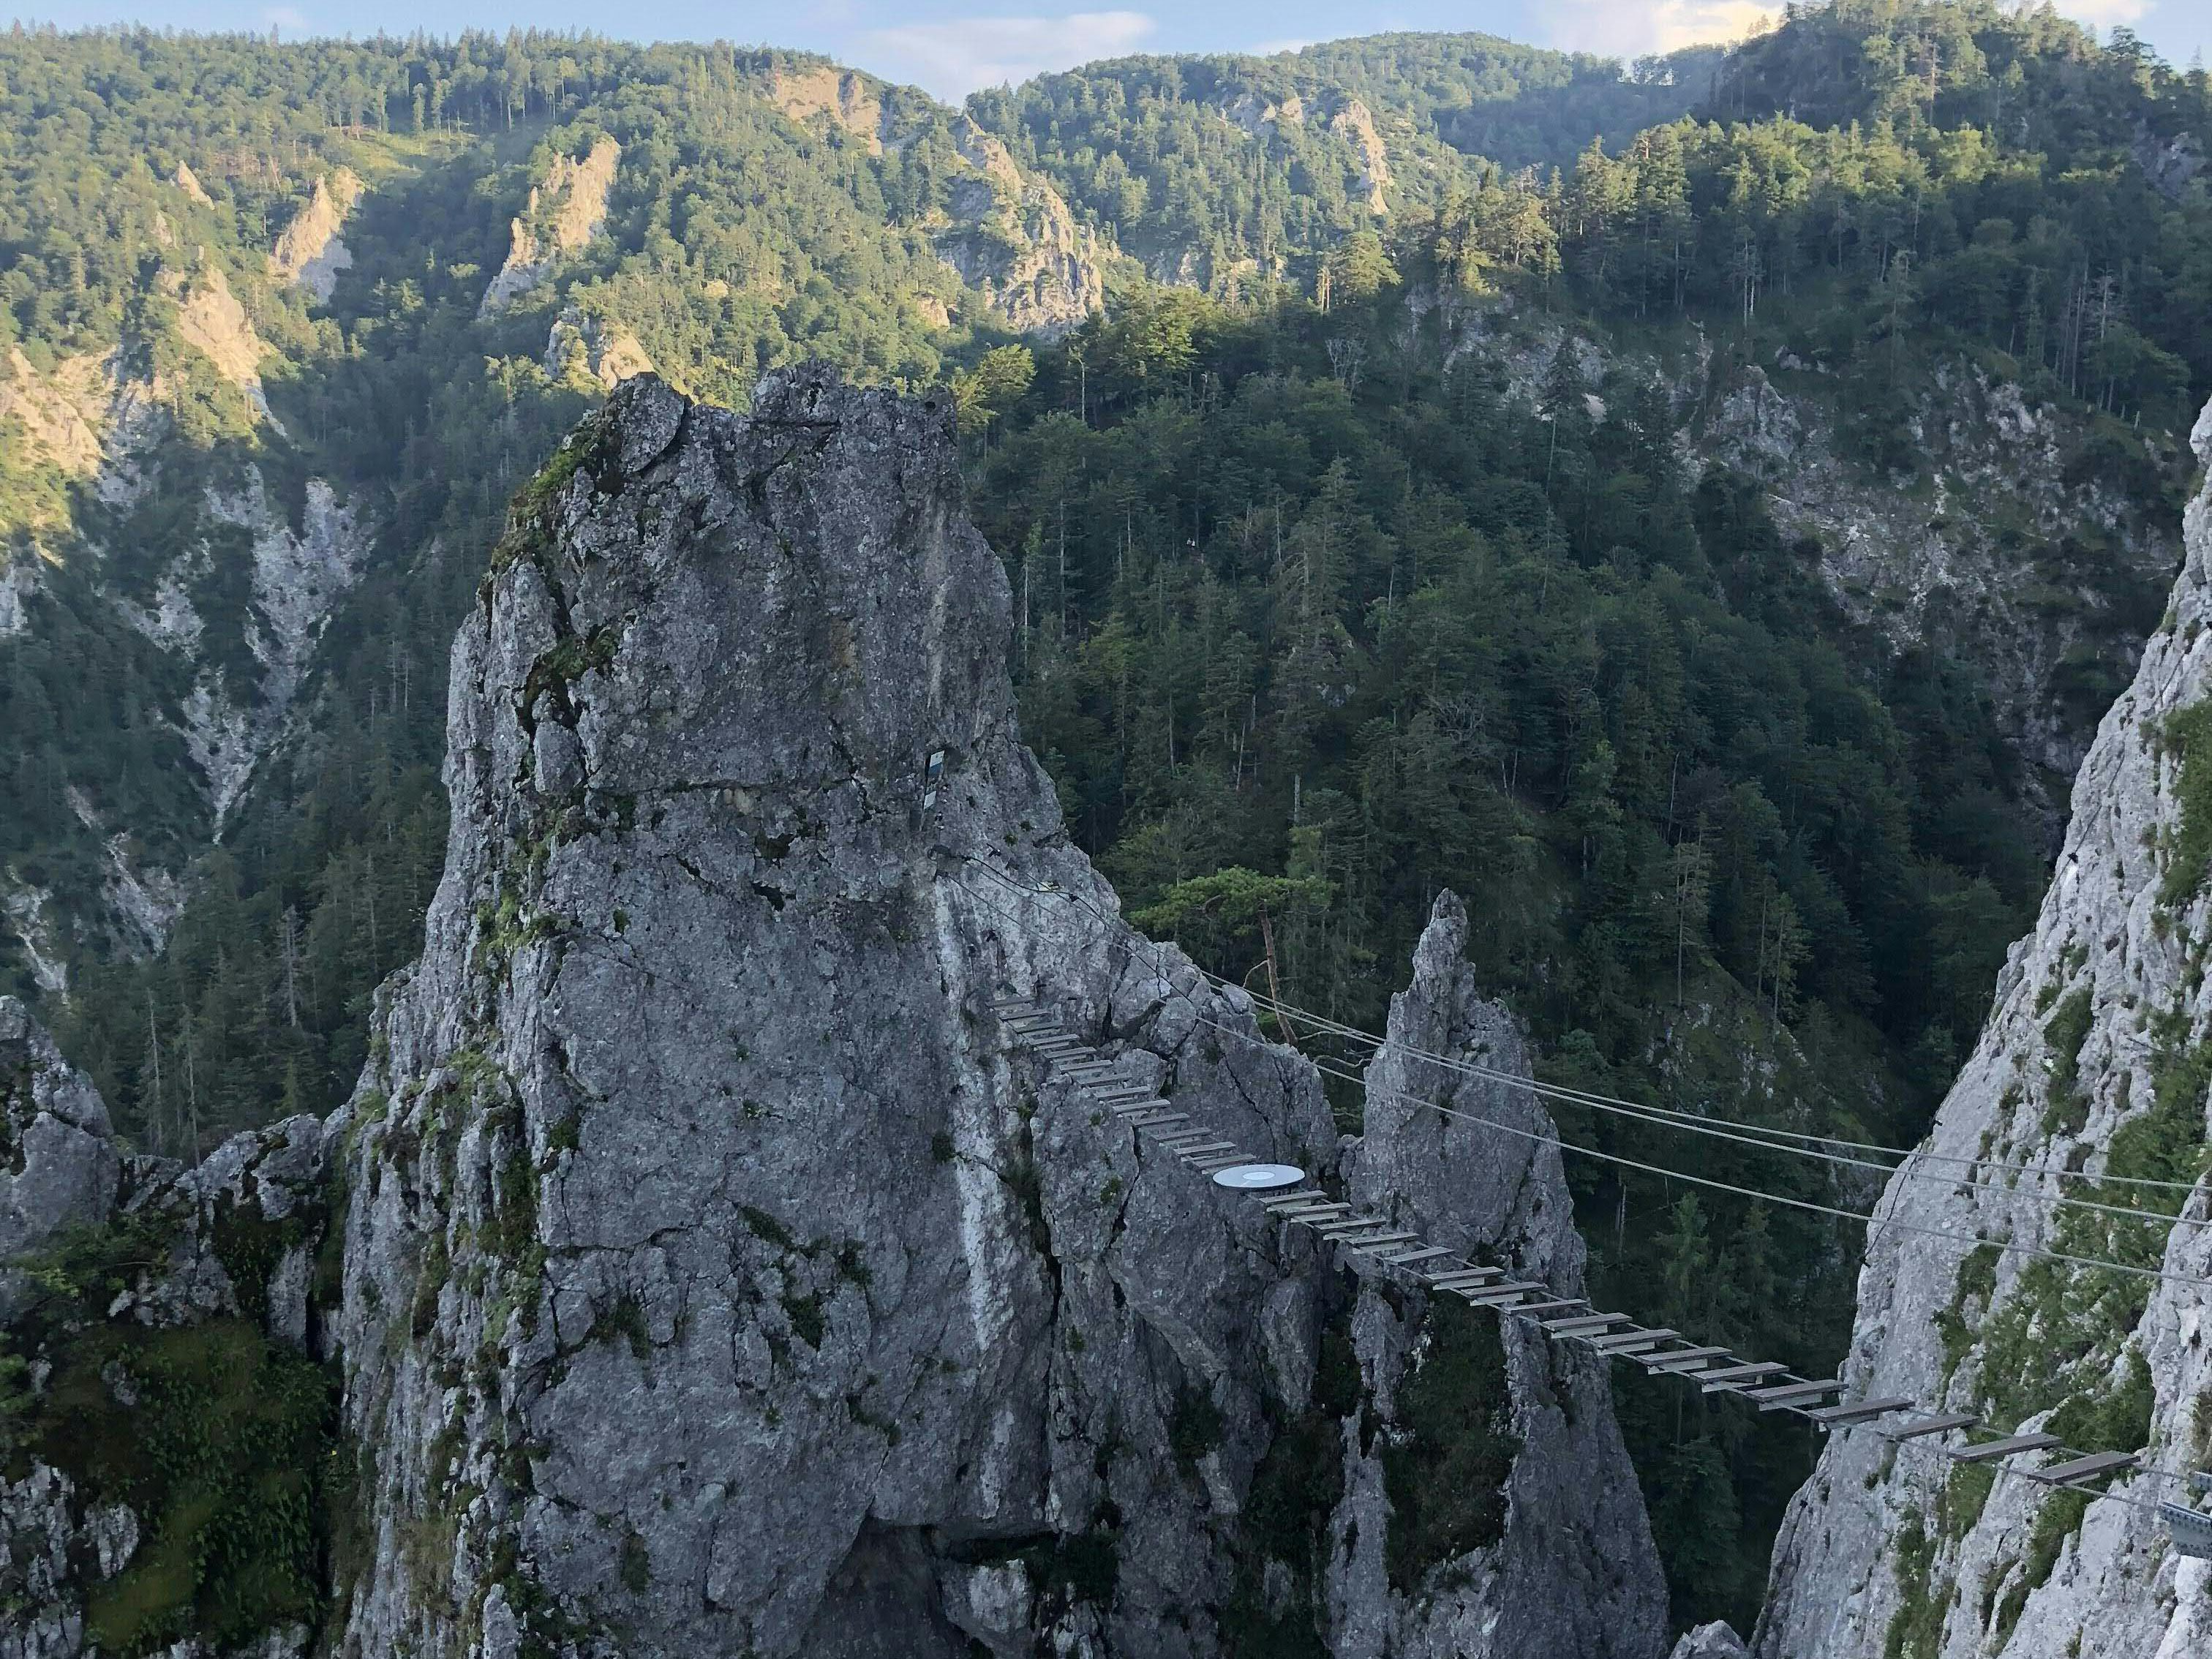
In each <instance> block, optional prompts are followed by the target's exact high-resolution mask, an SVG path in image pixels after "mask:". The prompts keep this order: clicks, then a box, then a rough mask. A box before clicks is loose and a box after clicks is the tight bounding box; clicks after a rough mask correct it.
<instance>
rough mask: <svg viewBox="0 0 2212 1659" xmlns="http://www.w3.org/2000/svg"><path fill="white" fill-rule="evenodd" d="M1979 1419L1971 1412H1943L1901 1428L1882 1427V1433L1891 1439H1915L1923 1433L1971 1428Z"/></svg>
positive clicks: (1945, 1432) (1942, 1432) (1941, 1432)
mask: <svg viewBox="0 0 2212 1659" xmlns="http://www.w3.org/2000/svg"><path fill="white" fill-rule="evenodd" d="M1981 1420H1982V1419H1980V1418H1978V1417H1977V1416H1975V1415H1974V1414H1973V1413H1972V1412H1944V1413H1942V1414H1941V1415H1939V1416H1936V1417H1927V1418H1923V1419H1921V1420H1920V1421H1919V1422H1917V1423H1907V1424H1906V1425H1905V1426H1904V1427H1903V1428H1899V1429H1884V1430H1883V1431H1882V1433H1883V1434H1884V1435H1885V1436H1886V1437H1888V1438H1889V1439H1892V1440H1917V1439H1919V1438H1920V1437H1921V1436H1923V1435H1924V1434H1948V1433H1949V1432H1950V1431H1952V1430H1953V1429H1971V1428H1972V1427H1973V1426H1974V1425H1976V1424H1977V1423H1979V1422H1980V1421H1981Z"/></svg>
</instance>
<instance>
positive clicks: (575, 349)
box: [539, 304, 653, 392]
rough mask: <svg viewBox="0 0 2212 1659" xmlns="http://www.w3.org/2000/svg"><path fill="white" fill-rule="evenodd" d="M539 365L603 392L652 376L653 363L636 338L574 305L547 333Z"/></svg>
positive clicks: (562, 313)
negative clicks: (594, 386) (645, 376)
mask: <svg viewBox="0 0 2212 1659" xmlns="http://www.w3.org/2000/svg"><path fill="white" fill-rule="evenodd" d="M539 361H540V362H542V363H543V364H544V368H545V372H546V373H547V374H551V375H555V376H561V375H570V374H573V375H577V376H580V377H581V378H583V379H585V380H590V381H592V382H593V383H595V384H596V385H597V386H599V389H600V390H601V391H603V392H612V391H613V390H614V389H615V388H616V387H617V386H620V385H621V384H622V383H623V381H624V380H631V379H634V378H635V377H636V376H637V375H640V374H651V373H652V372H653V359H652V358H650V357H648V356H646V354H645V348H644V347H643V346H641V345H640V344H639V343H638V339H637V336H636V335H635V334H633V333H631V332H630V331H629V330H628V329H626V328H624V327H623V326H622V325H620V324H619V323H610V322H608V321H607V320H606V319H605V318H604V317H597V316H594V315H592V313H589V312H587V311H586V310H585V309H584V308H583V307H581V306H579V305H574V304H571V305H566V306H563V307H561V314H560V315H559V316H558V317H556V318H555V319H553V325H552V327H551V328H550V329H548V330H547V331H546V334H545V355H544V357H543V358H541V359H540V360H539Z"/></svg>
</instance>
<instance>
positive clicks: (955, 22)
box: [25, 0, 2212, 99]
mask: <svg viewBox="0 0 2212 1659" xmlns="http://www.w3.org/2000/svg"><path fill="white" fill-rule="evenodd" d="M1078 5H1079V6H1082V7H1083V9H1075V8H1073V7H1068V6H1066V5H1064V4H1063V5H1055V4H1054V3H1051V0H1043V3H1038V0H1027V3H1024V0H790V3H787V4H781V5H758V4H738V5H714V4H709V3H705V0H667V3H663V4H660V5H659V6H655V7H653V8H651V9H649V11H647V12H646V13H642V14H641V13H629V12H625V11H623V10H622V9H610V8H609V7H607V6H606V5H605V4H604V3H599V0H279V3H270V0H119V3H118V0H47V3H46V4H44V5H41V6H40V7H39V8H38V9H36V10H35V11H34V12H30V13H27V14H25V15H27V16H35V17H36V18H37V19H38V20H39V21H44V22H52V23H58V24H60V25H62V26H63V27H75V26H77V25H82V24H88V23H112V22H120V21H132V22H143V23H149V24H152V25H154V26H155V27H173V28H185V29H266V28H269V27H271V26H274V27H277V28H278V29H279V30H280V31H281V32H282V33H285V34H287V35H292V36H298V35H304V34H347V33H352V34H372V33H375V32H376V31H377V30H378V29H380V28H382V29H385V30H388V31H390V32H392V33H409V32H411V31H412V30H414V29H416V28H418V27H419V28H424V29H428V30H431V31H434V32H436V33H453V32H454V31H456V30H459V29H461V28H464V27H471V26H479V27H490V28H501V29H503V28H506V27H508V26H510V25H527V24H532V23H535V24H538V25H541V26H544V27H550V28H591V29H596V30H598V31H599V32H601V33H610V34H620V35H629V36H632V37H635V38H642V39H649V40H715V39H723V40H738V41H742V42H745V43H748V44H755V43H757V44H765V45H771V46H804V47H808V48H811V49H812V50H814V51H817V52H828V53H829V54H830V55H831V56H832V57H835V58H839V59H840V60H842V61H843V62H845V63H848V64H857V65H858V66H860V68H863V69H866V70H873V71H875V72H876V73H878V74H879V75H884V76H890V77H891V78H893V79H895V80H900V81H912V82H916V83H918V84H920V85H921V86H924V87H927V88H928V89H929V90H930V91H932V92H933V93H935V94H938V95H939V97H941V98H947V99H954V98H958V97H960V96H961V95H963V94H965V93H967V92H969V91H971V90H973V89H974V88H976V87H979V86H990V85H994V84H995V83H997V82H1000V81H1006V80H1015V81H1018V80H1020V79H1022V78H1024V76H1030V75H1034V74H1036V73H1037V72H1039V71H1040V70H1051V69H1066V68H1069V67H1071V66H1073V64H1079V63H1083V62H1085V61H1087V60H1089V59H1091V58H1107V57H1114V56H1117V55H1120V54H1121V53H1124V52H1220V51H1239V52H1251V51H1277V50H1280V49H1282V48H1283V47H1285V46H1297V45H1303V44H1304V43H1305V42H1307V41H1310V40H1328V39H1330V38H1332V37H1334V36H1340V35H1344V34H1370V33H1377V32H1379V31H1382V30H1384V29H1481V30H1486V31H1487V32H1489V33H1493V34H1502V35H1505V36H1507V37H1508V38H1510V39H1512V40H1526V41H1529V42H1532V43H1534V44H1537V45H1542V46H1565V47H1569V48H1572V49H1576V50H1580V51H1586V52H1604V53H1607V54H1609V55H1613V56H1624V55H1626V56H1633V55H1635V54H1636V53H1638V52H1650V51H1653V50H1655V49H1665V48H1668V47H1672V46H1686V45H1689V44H1691V43H1692V42H1693V41H1699V40H1729V39H1733V38H1735V37H1736V36H1738V35H1740V34H1741V33H1744V32H1745V31H1746V30H1747V28H1749V27H1753V25H1754V24H1755V23H1756V22H1757V21H1759V19H1760V17H1761V16H1762V15H1771V9H1770V8H1768V7H1767V6H1765V5H1764V4H1762V3H1760V0H1457V3H1451V0H1384V3H1383V4H1382V5H1380V6H1376V7H1372V8H1365V7H1359V6H1352V7H1347V6H1346V5H1344V4H1342V3H1340V0H1337V3H1320V0H1197V3H1190V0H1185V3H1182V4H1179V5H1171V4H1166V3H1162V0H1078ZM2057 8H2058V9H2059V10H2060V11H2062V12H2063V13H2065V14H2066V15H2069V16H2071V17H2075V18H2078V19H2080V20H2081V21H2083V22H2087V23H2090V24H2093V25H2095V26H2097V27H2098V28H2099V30H2100V33H2102V32H2103V30H2105V29H2107V28H2109V27H2112V26H2113V25H2115V24H2125V25H2126V26H2128V27H2131V28H2133V29H2134V30H2135V31H2136V33H2138V34H2140V35H2142V37H2143V38H2144V39H2145V40H2148V41H2149V42H2150V43H2151V45H2152V46H2154V47H2156V48H2157V49H2158V51H2159V52H2161V53H2162V54H2164V55H2165V56H2166V58H2168V59H2169V60H2171V61H2172V62H2173V63H2176V64H2187V63H2188V62H2189V61H2190V58H2191V54H2192V53H2193V52H2203V54H2204V56H2205V57H2206V58H2208V59H2212V4H2208V3H2207V0H2057Z"/></svg>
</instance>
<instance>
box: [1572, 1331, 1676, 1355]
mask: <svg viewBox="0 0 2212 1659" xmlns="http://www.w3.org/2000/svg"><path fill="white" fill-rule="evenodd" d="M1680 1334H1681V1333H1680V1331H1668V1330H1657V1331H1620V1332H1616V1333H1615V1334H1613V1335H1611V1336H1594V1337H1591V1338H1589V1346H1591V1347H1592V1348H1594V1349H1595V1350H1596V1351H1597V1352H1600V1353H1640V1352H1643V1351H1644V1349H1646V1348H1656V1347H1657V1346H1659V1345H1660V1344H1661V1343H1662V1342H1665V1341H1668V1340H1671V1339H1673V1338H1674V1337H1677V1336H1680Z"/></svg>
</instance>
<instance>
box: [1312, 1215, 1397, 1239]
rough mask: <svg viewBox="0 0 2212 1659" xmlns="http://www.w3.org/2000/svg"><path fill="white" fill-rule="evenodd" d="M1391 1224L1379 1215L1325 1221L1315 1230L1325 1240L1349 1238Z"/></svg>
mask: <svg viewBox="0 0 2212 1659" xmlns="http://www.w3.org/2000/svg"><path fill="white" fill-rule="evenodd" d="M1389 1225H1390V1224H1389V1222H1387V1221H1385V1220H1384V1219H1383V1218H1382V1217H1381V1216H1379V1215H1360V1216H1349V1215H1348V1216H1345V1217H1343V1218H1340V1219H1339V1220H1335V1221H1324V1222H1322V1223H1320V1224H1319V1225H1318V1226H1317V1227H1316V1229H1315V1231H1317V1232H1319V1233H1320V1234H1321V1235H1322V1237H1324V1238H1349V1237H1352V1235H1353V1234H1355V1233H1364V1232H1370V1231H1373V1230H1374V1229H1376V1228H1377V1227H1388V1226H1389Z"/></svg>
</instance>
